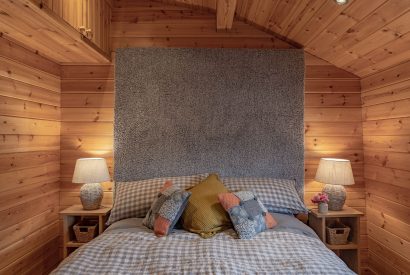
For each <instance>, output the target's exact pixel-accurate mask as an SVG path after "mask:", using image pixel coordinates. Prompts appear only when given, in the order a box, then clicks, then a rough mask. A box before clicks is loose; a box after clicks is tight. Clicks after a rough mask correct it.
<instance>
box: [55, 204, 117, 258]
mask: <svg viewBox="0 0 410 275" xmlns="http://www.w3.org/2000/svg"><path fill="white" fill-rule="evenodd" d="M110 211H111V206H105V205H101V207H100V208H99V209H95V210H84V209H83V206H82V205H73V206H70V207H68V208H66V209H64V210H62V211H61V212H60V215H61V216H62V218H63V242H64V243H63V257H64V258H66V257H67V256H68V255H69V254H70V252H72V251H74V250H75V249H77V248H78V247H80V246H81V245H83V244H84V243H79V242H77V241H76V238H75V235H74V231H73V225H74V224H76V223H77V222H78V221H80V220H82V219H83V218H86V217H93V218H98V232H97V236H98V235H100V234H101V233H102V232H104V230H105V222H106V220H107V217H108V214H109V212H110Z"/></svg>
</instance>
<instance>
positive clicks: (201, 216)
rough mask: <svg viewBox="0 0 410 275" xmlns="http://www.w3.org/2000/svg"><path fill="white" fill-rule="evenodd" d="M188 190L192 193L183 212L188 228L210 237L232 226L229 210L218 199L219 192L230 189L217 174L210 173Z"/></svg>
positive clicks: (185, 226) (183, 218)
mask: <svg viewBox="0 0 410 275" xmlns="http://www.w3.org/2000/svg"><path fill="white" fill-rule="evenodd" d="M188 190H189V192H191V193H192V195H191V197H190V198H189V200H188V205H187V207H186V208H185V211H184V213H183V214H182V224H183V227H184V228H185V229H186V230H188V231H191V232H194V233H198V234H199V235H200V236H201V237H203V238H209V237H212V236H213V235H215V234H216V233H218V232H221V231H223V230H225V229H227V228H230V227H232V224H231V221H230V219H229V216H228V214H227V212H226V211H225V209H224V208H223V207H222V205H221V204H220V202H219V200H218V194H220V193H225V192H229V191H228V189H226V187H225V186H224V185H223V183H222V182H221V181H220V180H219V176H218V175H217V174H210V175H209V176H208V177H207V178H206V179H205V180H203V181H202V182H200V183H199V184H197V185H195V186H194V187H192V188H190V189H188Z"/></svg>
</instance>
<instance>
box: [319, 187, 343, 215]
mask: <svg viewBox="0 0 410 275" xmlns="http://www.w3.org/2000/svg"><path fill="white" fill-rule="evenodd" d="M322 192H323V193H326V194H327V195H328V197H329V203H328V204H329V210H333V211H340V210H342V209H343V205H344V204H345V201H346V190H345V188H344V187H343V185H333V184H326V185H325V187H324V188H323V190H322Z"/></svg>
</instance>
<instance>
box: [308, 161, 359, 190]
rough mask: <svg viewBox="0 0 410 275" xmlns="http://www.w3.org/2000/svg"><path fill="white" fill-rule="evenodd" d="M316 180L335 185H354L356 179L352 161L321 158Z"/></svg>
mask: <svg viewBox="0 0 410 275" xmlns="http://www.w3.org/2000/svg"><path fill="white" fill-rule="evenodd" d="M315 180H316V181H318V182H321V183H326V184H334V185H353V184H354V178H353V172H352V166H351V164H350V160H347V159H335V158H321V159H320V162H319V167H318V169H317V172H316V177H315Z"/></svg>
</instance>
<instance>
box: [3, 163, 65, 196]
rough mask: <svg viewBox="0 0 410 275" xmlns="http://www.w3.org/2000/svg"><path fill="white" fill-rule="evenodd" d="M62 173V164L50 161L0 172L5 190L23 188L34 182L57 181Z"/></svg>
mask: <svg viewBox="0 0 410 275" xmlns="http://www.w3.org/2000/svg"><path fill="white" fill-rule="evenodd" d="M59 175H60V164H59V163H57V164H56V163H50V164H45V165H41V166H37V167H32V168H27V169H24V170H20V171H18V172H15V171H10V172H5V173H1V174H0V186H1V188H2V190H3V192H6V191H8V190H11V189H15V188H21V187H23V186H27V185H30V184H34V183H41V182H55V181H58V178H59Z"/></svg>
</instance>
